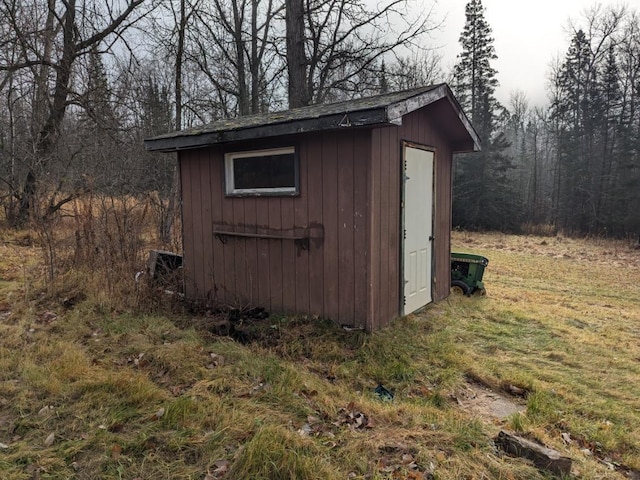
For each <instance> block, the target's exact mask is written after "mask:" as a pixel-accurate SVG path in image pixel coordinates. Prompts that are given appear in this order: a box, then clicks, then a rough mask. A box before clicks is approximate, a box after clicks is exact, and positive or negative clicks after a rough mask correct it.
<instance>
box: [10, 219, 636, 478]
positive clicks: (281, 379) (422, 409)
mask: <svg viewBox="0 0 640 480" xmlns="http://www.w3.org/2000/svg"><path fill="white" fill-rule="evenodd" d="M68 228H70V229H71V228H72V227H71V226H68ZM73 228H75V227H73ZM92 228H96V227H95V226H94V227H92ZM73 231H74V229H71V230H67V232H73ZM26 236H28V234H26V233H15V234H11V235H9V234H5V236H4V238H3V240H4V242H2V243H0V254H2V257H0V280H1V281H0V443H1V444H3V445H2V446H1V447H0V472H2V474H0V477H2V478H7V479H22V478H25V479H27V478H29V479H30V478H42V479H45V478H52V479H53V478H78V479H94V478H127V479H134V478H137V479H157V478H171V479H178V478H200V479H202V478H207V479H211V478H227V479H231V478H252V479H260V478H263V479H277V478H282V479H294V478H295V479H305V478H307V479H327V478H360V479H364V478H368V479H369V478H370V479H391V478H394V479H395V478H408V479H411V478H437V479H460V478H470V479H481V478H485V479H493V478H501V479H525V478H526V479H536V478H539V479H542V478H546V477H545V475H544V474H543V473H542V472H539V471H538V470H536V469H535V468H534V467H533V466H531V464H529V463H527V462H525V461H524V460H520V459H515V458H511V457H506V456H503V455H501V454H500V452H499V451H497V450H496V449H495V447H494V445H493V442H492V437H493V436H494V435H495V433H496V432H497V430H498V429H499V428H501V427H510V428H515V429H518V430H519V431H522V432H524V434H526V435H528V436H530V437H533V438H537V439H539V440H541V441H544V442H545V443H547V444H548V445H550V446H552V447H555V448H557V449H558V450H560V451H561V452H562V453H563V454H567V455H570V456H571V457H572V458H573V459H574V473H575V476H576V477H578V478H584V479H601V478H612V479H618V478H619V479H622V478H625V472H624V471H623V470H622V467H623V466H624V467H626V468H627V469H636V470H637V469H639V468H640V463H639V460H638V458H640V438H639V437H638V435H639V433H638V428H637V425H639V424H640V405H639V403H638V402H639V399H638V390H637V386H636V384H637V379H638V374H639V373H640V372H639V367H638V364H639V362H638V361H639V359H640V342H639V340H640V338H639V337H640V304H639V299H638V295H637V287H636V286H637V285H638V284H639V282H640V263H639V255H638V252H637V251H631V250H629V249H628V247H627V246H626V245H624V244H623V243H618V242H610V241H602V240H572V239H566V238H562V237H514V236H505V235H499V234H482V235H478V234H466V233H456V234H455V235H454V244H455V246H456V247H455V248H456V249H457V250H464V251H471V252H474V253H480V254H483V255H485V256H487V257H488V258H489V259H490V263H489V267H488V269H487V272H486V275H485V283H486V285H487V289H488V290H489V296H488V297H486V298H476V297H474V298H452V299H449V300H447V301H444V302H441V303H439V304H436V305H431V306H429V308H427V309H426V310H425V312H424V313H422V314H420V315H415V316H410V317H409V318H405V319H400V320H398V321H397V322H395V323H394V325H392V327H390V328H388V329H385V330H383V331H381V332H377V333H375V334H371V335H365V334H363V333H360V332H344V331H342V330H340V329H338V328H336V327H335V325H334V324H333V323H331V322H328V321H317V320H316V321H308V320H305V319H290V318H282V317H272V318H269V319H267V320H263V321H262V323H263V327H264V328H263V329H262V332H263V333H262V334H261V336H257V337H256V343H253V344H251V345H243V344H240V343H238V342H237V341H234V340H232V339H231V338H228V337H216V336H215V335H212V334H211V332H210V331H208V330H207V325H208V321H209V320H210V319H207V318H204V317H198V318H193V317H190V316H188V315H186V314H185V313H182V314H180V315H178V314H175V313H173V314H167V313H162V311H161V310H160V309H159V307H158V306H157V304H155V305H154V302H155V300H157V297H153V296H151V297H148V298H147V297H144V298H143V297H141V296H142V293H135V286H133V287H132V285H133V281H132V279H130V278H129V277H126V276H122V277H120V284H122V285H120V286H118V287H117V288H116V287H115V283H114V287H113V288H111V287H108V286H107V285H104V284H103V285H102V286H101V285H100V282H99V281H97V279H99V278H100V277H99V275H100V272H99V271H95V272H87V271H85V270H83V268H74V269H69V270H67V271H63V272H62V273H61V274H60V277H59V278H58V279H57V281H56V282H55V283H54V284H53V285H44V286H43V282H42V281H41V276H42V275H43V274H45V273H46V268H43V267H42V265H41V263H40V260H41V258H42V257H41V253H42V250H41V249H40V248H39V247H38V245H35V242H36V241H37V238H35V237H34V241H33V242H32V246H25V243H28V242H26V241H24V239H25V237H26ZM149 241H150V237H144V236H143V243H142V245H143V246H142V247H140V248H141V249H142V250H144V249H145V248H147V247H148V246H149V245H150V244H149V243H148V242H149ZM129 269H130V270H134V268H133V266H129ZM98 270H99V269H98ZM45 283H46V282H45ZM79 289H80V290H82V291H83V292H84V295H85V296H84V298H81V297H78V300H77V302H75V303H73V304H69V305H68V306H67V307H65V306H64V305H65V304H64V299H65V298H67V299H68V298H69V295H71V294H73V292H77V291H78V290H79ZM131 289H133V290H131ZM127 295H133V297H131V296H129V297H127ZM136 295H138V297H136ZM131 298H133V299H134V300H135V301H132V300H131ZM136 298H137V300H136ZM127 305H129V307H127ZM144 305H150V306H151V307H152V308H151V312H152V313H147V314H144V313H141V311H143V310H144ZM134 307H135V308H134ZM153 312H155V313H153ZM165 312H166V310H165ZM51 314H55V317H54V316H52V315H51ZM196 326H197V328H195V327H196ZM265 332H266V333H265ZM212 354H214V355H212ZM470 378H473V379H475V380H476V381H482V382H483V383H484V384H486V385H491V386H493V387H494V388H496V389H500V388H501V387H502V386H508V385H517V386H519V387H521V388H524V389H526V390H527V392H528V398H526V399H514V401H516V402H523V403H524V404H526V411H525V413H524V414H522V415H518V416H514V417H511V418H508V419H506V420H499V419H496V418H493V417H489V416H485V415H479V414H478V413H475V412H472V411H468V410H465V409H463V408H461V407H460V406H459V405H458V403H457V402H456V401H455V399H454V397H455V396H456V395H457V394H458V392H459V390H460V389H461V388H463V387H464V385H465V383H466V382H467V381H469V379H470ZM378 383H383V384H384V385H385V386H386V387H387V388H388V389H390V390H392V391H393V392H394V394H395V398H394V400H393V401H392V402H385V401H382V400H381V399H380V398H378V397H377V396H376V395H375V394H374V392H373V391H374V389H375V387H376V385H377V384H378ZM49 407H51V408H49ZM562 433H565V434H569V435H570V438H571V442H570V443H565V442H563V437H562ZM52 434H53V437H51V435H52ZM47 440H49V441H47ZM587 450H588V451H589V452H590V453H591V455H589V454H587ZM610 467H612V468H614V469H613V470H611V469H610ZM616 469H617V470H616ZM429 475H431V477H429Z"/></svg>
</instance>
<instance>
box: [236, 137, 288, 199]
mask: <svg viewBox="0 0 640 480" xmlns="http://www.w3.org/2000/svg"><path fill="white" fill-rule="evenodd" d="M225 169H226V172H225V176H226V181H227V189H226V191H227V194H230V195H243V194H253V195H260V194H272V195H278V194H280V195H283V194H284V195H286V194H295V193H297V192H298V188H297V187H298V185H297V184H298V181H297V180H298V178H297V158H296V155H295V150H294V149H293V147H288V148H277V149H269V150H255V151H249V152H233V153H227V154H226V155H225Z"/></svg>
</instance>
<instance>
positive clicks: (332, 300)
mask: <svg viewBox="0 0 640 480" xmlns="http://www.w3.org/2000/svg"><path fill="white" fill-rule="evenodd" d="M337 185H338V146H337V143H336V139H335V137H333V136H332V135H329V134H323V135H322V224H323V225H324V248H323V250H324V265H323V272H324V280H323V283H324V299H323V300H324V302H323V303H324V312H323V313H324V316H326V317H329V318H335V319H337V318H339V315H340V310H339V301H338V292H339V289H340V274H339V259H338V192H337Z"/></svg>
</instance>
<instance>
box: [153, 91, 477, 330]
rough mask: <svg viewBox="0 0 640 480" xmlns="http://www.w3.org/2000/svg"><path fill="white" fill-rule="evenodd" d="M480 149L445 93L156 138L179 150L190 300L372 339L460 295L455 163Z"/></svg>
mask: <svg viewBox="0 0 640 480" xmlns="http://www.w3.org/2000/svg"><path fill="white" fill-rule="evenodd" d="M479 145H480V142H479V139H478V136H477V134H476V132H475V131H474V130H473V128H472V126H471V124H470V123H469V121H468V120H467V118H466V116H465V115H464V113H463V112H462V110H461V108H460V105H459V104H458V102H457V101H456V99H455V98H454V96H453V94H452V92H451V90H450V89H449V87H448V86H447V85H446V84H440V85H435V86H429V87H422V88H418V89H413V90H409V91H404V92H398V93H389V94H383V95H378V96H375V97H370V98H363V99H357V100H352V101H346V102H340V103H334V104H326V105H313V106H309V107H303V108H297V109H292V110H288V111H285V112H279V113H268V114H263V115H252V116H246V117H241V118H238V119H234V120H223V121H216V122H213V123H211V124H209V125H206V126H203V127H201V128H193V129H189V130H183V131H179V132H173V133H169V134H166V135H161V136H158V137H155V138H151V139H148V140H146V141H145V146H146V148H147V149H148V150H156V151H166V152H177V153H178V160H179V167H180V181H181V190H182V216H183V241H184V243H183V245H184V252H183V254H184V271H185V288H186V294H187V296H188V297H189V298H192V299H200V300H203V301H207V302H210V303H212V304H218V305H220V304H222V305H229V306H234V307H245V306H261V307H264V308H265V309H266V310H268V311H271V312H280V313H298V314H306V315H311V316H318V317H328V318H332V319H334V320H335V321H337V322H339V323H341V324H343V325H349V326H353V327H363V328H365V329H367V330H369V331H371V330H374V329H377V328H380V327H382V326H384V325H386V324H388V323H389V322H390V321H391V320H393V319H394V318H396V317H398V316H401V315H405V314H408V313H411V312H413V311H415V310H417V309H419V308H421V307H423V306H424V305H426V304H427V303H429V302H432V301H436V300H440V299H443V298H445V297H447V296H448V295H449V291H450V285H449V284H450V275H451V271H450V256H449V255H450V245H451V242H450V235H451V185H452V165H453V154H454V153H458V152H471V151H477V150H479V148H480V146H479Z"/></svg>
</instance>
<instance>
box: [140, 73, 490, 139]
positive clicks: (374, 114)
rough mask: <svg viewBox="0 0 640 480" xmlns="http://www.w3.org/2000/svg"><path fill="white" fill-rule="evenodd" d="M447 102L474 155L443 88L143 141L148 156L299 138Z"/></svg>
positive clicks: (396, 120) (391, 120)
mask: <svg viewBox="0 0 640 480" xmlns="http://www.w3.org/2000/svg"><path fill="white" fill-rule="evenodd" d="M441 99H448V101H449V103H450V106H451V107H452V109H453V110H454V113H455V114H457V117H458V119H459V121H460V123H461V126H463V127H464V130H466V134H467V135H468V137H467V139H468V140H470V141H471V142H472V145H473V150H479V149H480V140H479V138H478V135H477V134H476V132H475V131H474V129H473V127H472V126H471V123H470V122H469V121H468V119H467V117H466V116H465V114H464V112H463V111H462V109H461V108H460V105H459V104H458V102H457V101H456V99H455V98H454V96H453V94H452V92H451V90H450V89H449V87H448V86H447V85H446V84H444V83H443V84H438V85H431V86H427V87H420V88H415V89H411V90H405V91H401V92H394V93H386V94H382V95H376V96H373V97H367V98H358V99H355V100H348V101H344V102H337V103H329V104H321V105H310V106H307V107H300V108H294V109H291V110H286V111H282V112H272V113H264V114H257V115H246V116H243V117H238V118H235V119H227V120H216V121H215V122H212V123H209V124H206V125H203V126H201V127H196V128H189V129H185V130H180V131H176V132H170V133H166V134H163V135H159V136H156V137H153V138H149V139H146V140H145V141H144V143H145V147H146V149H147V150H160V151H176V150H182V149H187V148H198V147H203V146H206V145H214V144H220V143H227V142H232V141H239V140H248V139H253V138H264V137H271V136H279V135H290V134H295V133H302V132H311V131H320V130H333V129H345V128H352V127H363V126H367V125H370V126H373V125H381V124H401V123H402V117H403V116H404V115H406V114H407V113H410V112H412V111H414V110H417V109H419V108H422V107H424V106H427V105H430V104H432V103H434V102H436V101H438V100H441Z"/></svg>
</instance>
